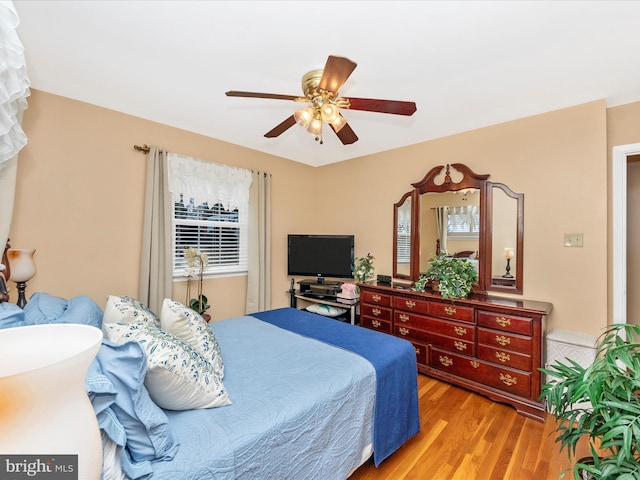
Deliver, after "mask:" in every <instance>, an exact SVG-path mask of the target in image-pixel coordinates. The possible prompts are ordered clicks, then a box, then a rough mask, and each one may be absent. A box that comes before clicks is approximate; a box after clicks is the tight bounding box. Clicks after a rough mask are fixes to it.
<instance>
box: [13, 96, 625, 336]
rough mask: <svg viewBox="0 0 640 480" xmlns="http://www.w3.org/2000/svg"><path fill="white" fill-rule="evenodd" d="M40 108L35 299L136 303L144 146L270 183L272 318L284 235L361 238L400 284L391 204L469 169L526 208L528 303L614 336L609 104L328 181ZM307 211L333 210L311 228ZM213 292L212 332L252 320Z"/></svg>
mask: <svg viewBox="0 0 640 480" xmlns="http://www.w3.org/2000/svg"><path fill="white" fill-rule="evenodd" d="M29 105H30V106H29V109H28V110H27V112H26V114H25V121H24V127H25V130H26V132H27V135H28V136H29V144H28V145H27V147H26V148H25V149H24V150H23V152H22V153H21V156H20V166H19V172H18V185H17V193H16V207H15V213H14V220H13V222H12V229H11V238H12V243H13V245H14V246H15V247H35V248H37V250H38V251H37V253H36V259H37V262H38V268H39V271H38V274H37V276H36V277H35V278H34V280H33V281H32V282H30V283H29V287H28V290H29V291H30V292H33V291H36V290H44V291H48V292H50V293H53V294H56V295H60V296H65V297H69V296H72V295H76V294H80V293H85V294H88V295H90V296H91V297H93V298H94V299H96V301H98V303H99V304H101V305H103V304H104V297H105V295H107V294H109V293H120V294H128V295H132V296H136V295H137V291H138V262H139V258H138V257H139V252H140V237H141V231H140V222H141V218H142V208H143V206H142V204H143V185H144V155H142V154H140V153H138V152H136V151H134V150H133V148H132V146H133V145H134V144H141V143H147V144H156V145H160V146H163V147H165V148H167V149H168V150H171V151H174V152H177V153H181V154H184V155H190V156H194V157H197V158H202V159H206V160H211V161H215V162H219V163H226V164H230V165H236V166H240V167H246V168H258V169H264V170H268V171H270V172H271V173H272V174H273V225H272V230H273V252H272V254H273V271H272V275H271V278H272V292H273V293H272V303H273V306H274V307H278V306H285V305H287V302H288V298H287V295H286V294H285V291H286V290H287V289H288V286H289V285H288V281H289V279H288V278H287V276H286V234H287V233H290V232H294V231H295V232H301V233H303V232H309V233H350V234H351V233H352V234H355V236H356V255H357V256H363V255H365V254H366V253H367V252H371V253H372V254H373V255H374V256H375V257H376V260H375V265H376V273H386V274H391V254H392V240H393V232H392V219H393V208H392V207H393V204H394V203H395V202H397V201H398V200H399V199H400V198H401V197H402V195H403V194H404V193H405V192H406V191H408V190H409V189H410V184H411V182H417V181H419V180H420V179H422V178H423V176H424V175H425V173H426V172H427V171H428V170H429V169H430V168H432V167H433V166H435V165H443V164H445V163H455V162H461V163H465V164H467V165H468V166H469V167H470V168H471V169H472V170H474V171H475V172H477V173H480V174H483V173H490V174H491V178H490V179H491V180H493V181H498V182H504V183H506V184H507V185H509V186H510V187H511V188H512V189H513V190H514V191H516V192H523V193H524V194H525V242H524V258H525V262H524V270H525V276H524V297H526V298H530V299H535V300H544V301H549V302H552V303H553V304H554V311H553V313H552V315H551V316H550V321H549V326H550V327H558V328H564V329H567V330H576V331H583V332H587V333H592V334H596V333H599V331H600V329H601V328H602V326H603V325H605V324H606V313H607V302H606V291H607V276H606V273H607V272H606V262H607V255H606V248H607V243H606V233H607V217H606V205H607V193H606V192H607V184H606V181H605V180H604V179H605V178H606V175H607V169H606V166H607V164H606V148H607V144H606V106H605V103H604V101H597V102H592V103H588V104H585V105H580V106H577V107H573V108H568V109H565V110H560V111H556V112H550V113H545V114H543V115H538V116H534V117H530V118H525V119H522V120H517V121H514V122H509V123H505V124H500V125H495V126H491V127H487V128H483V129H479V130H475V131H471V132H466V133H463V134H459V135H454V136H450V137H446V138H441V139H438V140H434V141H430V142H425V143H421V144H418V145H413V146H410V147H405V148H402V149H397V150H393V151H388V152H383V153H380V154H376V155H369V156H366V157H362V158H358V159H354V160H351V161H347V162H341V163H338V164H333V165H328V166H325V167H321V168H317V169H314V168H312V167H307V166H304V165H301V164H298V163H296V162H290V161H288V160H284V159H281V158H278V157H274V156H270V155H266V154H262V153H259V152H255V151H252V150H248V149H246V148H242V147H238V146H234V145H231V144H228V143H225V142H220V141H217V140H214V139H211V138H207V137H203V136H200V135H196V134H192V133H189V132H185V131H182V130H178V129H175V128H171V127H168V126H164V125H159V124H157V123H153V122H149V121H146V120H143V119H139V118H134V117H131V116H127V115H123V114H120V113H117V112H113V111H110V110H105V109H102V108H99V107H95V106H91V105H87V104H84V103H81V102H76V101H72V100H69V99H65V98H61V97H57V96H54V95H49V94H45V93H42V92H37V91H34V92H33V95H32V97H31V99H30V103H29ZM636 125H637V124H636ZM310 192H311V193H315V195H310ZM300 198H305V199H307V200H309V199H310V198H317V199H318V200H317V201H318V202H322V206H323V208H318V209H317V210H316V214H314V215H308V203H306V202H300V201H297V200H296V199H300ZM577 232H582V233H584V239H585V246H584V247H583V248H574V249H568V248H565V247H564V246H563V234H564V233H577ZM205 290H206V292H207V293H208V294H209V296H210V297H212V301H213V314H214V319H220V318H227V317H231V316H237V315H241V314H243V312H244V293H245V279H244V277H234V278H231V279H220V280H212V281H210V282H208V284H207V285H206V287H205ZM211 290H212V291H213V294H211ZM183 292H184V290H183V288H182V284H180V285H179V286H178V287H177V288H176V289H175V294H174V298H176V299H177V300H181V299H183V297H184V294H183ZM585 299H588V300H589V301H588V302H587V301H585Z"/></svg>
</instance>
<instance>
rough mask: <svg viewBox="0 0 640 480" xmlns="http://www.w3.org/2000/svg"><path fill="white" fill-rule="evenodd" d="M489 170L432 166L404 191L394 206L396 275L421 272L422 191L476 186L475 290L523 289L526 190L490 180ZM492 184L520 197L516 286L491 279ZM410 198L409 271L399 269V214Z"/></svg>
mask: <svg viewBox="0 0 640 480" xmlns="http://www.w3.org/2000/svg"><path fill="white" fill-rule="evenodd" d="M451 167H452V168H453V169H454V170H456V171H457V172H458V173H460V174H462V179H461V180H460V181H459V182H453V180H452V179H451V170H450V169H451ZM442 173H444V179H443V181H442V183H436V182H435V181H436V179H437V178H438V177H439V176H440V175H441V174H442ZM489 176H490V175H489V174H482V175H481V174H477V173H475V172H474V171H473V170H471V169H470V168H469V167H467V166H466V165H464V164H462V163H452V164H447V165H439V166H437V167H433V168H432V169H431V170H429V171H428V172H427V174H426V175H425V176H424V178H423V179H422V180H420V181H419V182H417V183H412V184H411V185H412V187H413V190H411V191H409V192H407V193H405V194H404V195H403V196H402V198H401V199H400V201H399V202H398V203H395V204H394V210H393V229H394V232H393V258H392V262H393V277H394V278H401V279H408V280H411V281H415V280H417V279H418V277H419V276H420V225H419V221H420V195H421V194H423V193H429V192H431V193H443V192H455V191H458V190H463V189H465V188H477V189H479V191H480V202H479V206H480V236H479V238H478V255H479V259H478V270H479V272H478V273H479V274H478V284H477V285H476V286H475V287H474V291H475V292H476V293H481V294H483V293H486V291H488V290H491V291H500V292H507V293H519V294H521V293H522V291H523V277H524V263H523V262H524V253H523V245H524V194H522V193H515V192H514V191H513V190H511V189H510V188H509V187H508V186H507V185H505V184H504V183H495V182H490V181H488V180H487V179H488V178H489ZM493 188H499V189H501V190H502V191H503V192H504V193H505V194H506V195H507V196H508V197H510V198H513V199H515V200H516V201H517V207H516V210H517V219H516V256H515V260H516V265H517V272H518V273H517V275H516V283H515V286H514V287H511V286H504V285H497V284H494V283H493V279H492V271H491V265H492V251H491V250H492V238H493V237H492V235H493V208H492V206H493V204H492V200H493ZM409 197H410V198H411V199H412V201H411V208H412V213H411V222H412V224H411V259H410V273H409V275H405V274H398V272H397V228H396V224H397V214H398V208H400V206H402V204H403V203H404V201H405V200H406V199H407V198H409Z"/></svg>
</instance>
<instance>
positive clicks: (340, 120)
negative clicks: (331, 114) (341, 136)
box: [331, 114, 347, 133]
mask: <svg viewBox="0 0 640 480" xmlns="http://www.w3.org/2000/svg"><path fill="white" fill-rule="evenodd" d="M346 124H347V119H346V118H344V117H343V116H342V115H340V114H338V116H337V117H336V119H335V120H334V121H333V122H331V126H332V127H333V129H334V130H335V132H336V133H338V132H339V131H340V130H342V127H344V126H345V125H346Z"/></svg>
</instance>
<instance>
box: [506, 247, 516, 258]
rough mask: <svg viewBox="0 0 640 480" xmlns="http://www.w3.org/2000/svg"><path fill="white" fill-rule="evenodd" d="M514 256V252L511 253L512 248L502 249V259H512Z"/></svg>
mask: <svg viewBox="0 0 640 480" xmlns="http://www.w3.org/2000/svg"><path fill="white" fill-rule="evenodd" d="M514 255H515V252H514V251H513V248H505V249H504V258H513V256H514Z"/></svg>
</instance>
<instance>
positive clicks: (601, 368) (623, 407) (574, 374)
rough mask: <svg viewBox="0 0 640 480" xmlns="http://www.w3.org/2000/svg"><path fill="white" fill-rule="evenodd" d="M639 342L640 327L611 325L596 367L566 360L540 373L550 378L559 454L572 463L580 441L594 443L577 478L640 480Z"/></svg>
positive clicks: (547, 391) (546, 389)
mask: <svg viewBox="0 0 640 480" xmlns="http://www.w3.org/2000/svg"><path fill="white" fill-rule="evenodd" d="M639 341H640V326H638V325H629V324H615V325H611V326H609V327H607V329H606V330H605V331H604V333H603V334H602V335H601V336H600V338H599V339H598V347H597V357H596V360H595V361H594V363H593V364H592V365H590V366H588V367H586V368H585V367H582V366H580V365H579V364H578V363H576V362H575V361H573V360H571V359H566V362H563V361H557V362H555V363H553V364H552V365H550V366H549V367H548V368H546V369H541V371H542V372H543V373H545V374H547V378H548V383H546V384H545V385H544V386H543V387H542V395H541V398H543V399H546V401H547V404H548V405H549V406H550V410H551V411H552V412H553V413H554V414H555V416H556V421H557V428H556V432H558V433H559V435H558V437H557V438H556V441H557V442H560V450H562V449H564V448H567V451H568V454H569V458H571V459H573V458H574V457H575V452H576V446H577V444H578V441H579V440H580V439H581V438H583V437H584V436H586V437H588V439H589V446H590V450H591V457H586V458H581V459H578V460H577V461H576V462H575V464H574V467H573V478H575V479H594V480H596V479H597V480H609V479H614V478H615V479H617V480H631V479H640V463H639V461H640V456H639V455H640V450H639V449H640V343H639Z"/></svg>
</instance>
